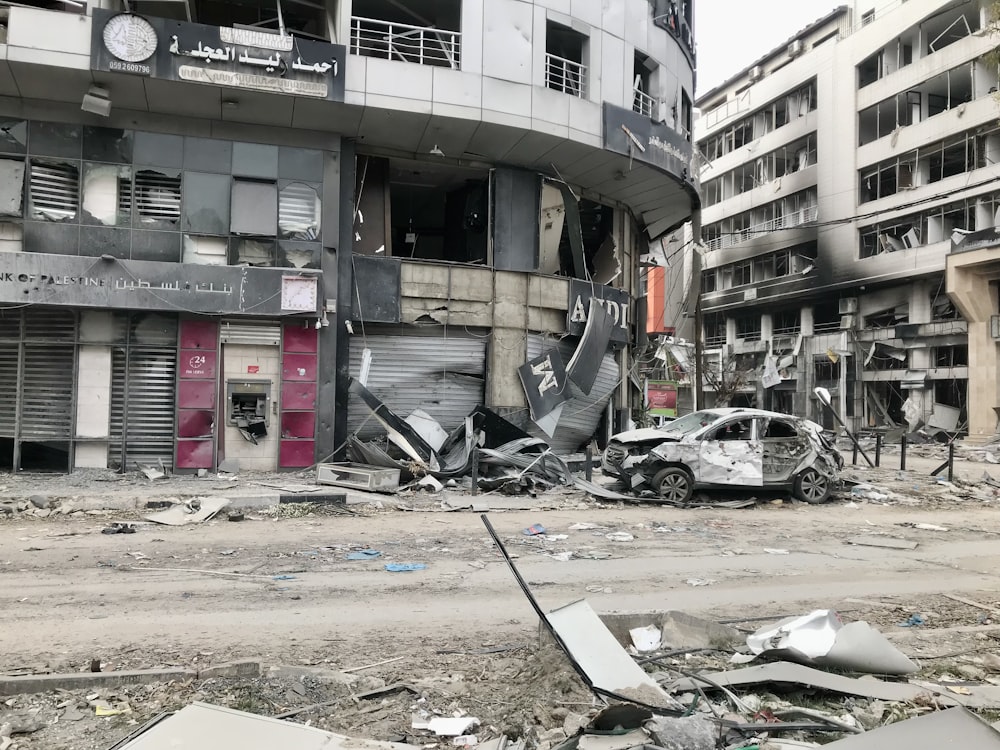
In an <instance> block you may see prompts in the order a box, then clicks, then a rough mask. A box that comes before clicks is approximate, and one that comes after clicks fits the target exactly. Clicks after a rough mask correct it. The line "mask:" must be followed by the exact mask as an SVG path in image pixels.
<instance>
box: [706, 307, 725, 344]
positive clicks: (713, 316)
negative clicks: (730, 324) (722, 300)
mask: <svg viewBox="0 0 1000 750" xmlns="http://www.w3.org/2000/svg"><path fill="white" fill-rule="evenodd" d="M701 325H702V335H703V336H704V338H705V345H706V346H721V345H722V344H725V343H726V316H725V315H723V314H722V313H708V314H707V315H705V316H704V318H703V320H702V323H701Z"/></svg>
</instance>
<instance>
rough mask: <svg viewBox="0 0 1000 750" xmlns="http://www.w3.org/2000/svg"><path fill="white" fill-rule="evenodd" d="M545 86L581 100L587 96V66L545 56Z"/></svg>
mask: <svg viewBox="0 0 1000 750" xmlns="http://www.w3.org/2000/svg"><path fill="white" fill-rule="evenodd" d="M545 86H546V87H547V88H550V89H555V90H556V91H562V92H563V93H564V94H570V95H571V96H576V97H579V98H581V99H583V98H584V97H585V96H586V95H587V66H586V65H584V64H582V63H578V62H574V61H573V60H567V59H565V58H562V57H558V56H556V55H553V54H546V55H545Z"/></svg>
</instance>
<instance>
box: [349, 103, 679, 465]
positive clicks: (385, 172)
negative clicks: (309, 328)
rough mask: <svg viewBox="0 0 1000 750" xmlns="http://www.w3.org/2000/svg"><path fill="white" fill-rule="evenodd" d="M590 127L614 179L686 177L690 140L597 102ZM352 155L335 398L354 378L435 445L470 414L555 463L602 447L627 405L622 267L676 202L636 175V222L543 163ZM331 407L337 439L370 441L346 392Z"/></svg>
mask: <svg viewBox="0 0 1000 750" xmlns="http://www.w3.org/2000/svg"><path fill="white" fill-rule="evenodd" d="M604 118H605V121H606V125H608V127H607V132H608V136H607V138H606V143H605V149H606V153H605V157H602V158H611V159H617V158H618V157H623V158H622V159H621V161H620V162H616V163H620V164H621V166H622V169H621V170H619V171H618V172H616V173H615V174H616V175H617V176H615V177H614V179H615V180H619V181H622V182H625V181H628V180H630V179H631V177H630V175H629V172H631V171H632V170H633V169H635V170H636V171H640V170H641V171H643V172H645V173H649V174H651V175H652V174H654V173H656V172H660V173H661V175H662V173H663V172H665V173H667V174H671V175H677V176H680V175H683V174H686V173H687V169H688V164H689V159H690V143H688V142H687V141H684V140H683V139H678V137H677V134H676V133H673V132H668V131H669V129H668V128H665V127H660V126H658V125H656V124H651V123H650V122H649V120H648V119H643V118H635V117H633V113H629V112H627V111H625V110H621V109H619V108H616V107H612V106H610V105H608V104H605V105H604ZM636 143H639V144H640V145H642V149H641V150H640V149H638V148H637V147H636V145H635V144H636ZM645 144H649V147H648V148H647V145H645ZM362 151H363V150H362V149H360V148H359V154H358V157H357V160H356V174H355V181H354V187H355V195H356V212H355V217H354V224H353V228H352V231H353V243H352V245H353V252H354V254H353V257H351V258H349V259H347V258H345V259H343V260H342V262H341V264H340V266H339V273H340V276H341V287H340V298H339V300H338V310H339V312H340V314H341V315H342V316H344V317H348V316H349V317H350V323H349V324H348V325H347V326H346V328H347V330H348V338H349V344H348V345H347V346H346V351H344V350H342V351H343V353H344V354H345V355H346V356H347V359H348V363H349V366H348V367H347V368H346V370H345V369H344V368H342V369H341V371H340V378H339V381H338V391H339V392H340V393H344V392H346V391H347V390H349V385H348V382H349V379H350V378H353V379H356V380H357V381H358V382H360V383H361V384H362V385H364V386H366V387H367V388H368V389H369V390H370V391H371V393H372V394H373V395H374V397H376V398H377V399H379V400H380V401H381V402H383V403H384V404H385V405H386V406H387V407H388V408H391V409H393V410H394V411H395V412H396V413H398V414H399V415H400V416H401V417H403V418H405V417H407V416H408V415H411V414H413V413H414V412H422V413H423V414H425V415H426V416H428V417H429V418H431V419H432V420H433V421H434V422H435V423H436V424H437V425H438V426H439V427H440V428H441V429H442V430H443V431H444V432H445V433H447V432H449V431H451V430H454V429H455V428H456V427H459V426H460V425H461V424H462V422H463V420H464V419H465V417H466V416H467V415H468V414H469V413H470V412H471V411H472V410H473V409H474V408H475V407H476V406H479V405H483V406H486V407H487V408H489V409H491V410H493V411H494V412H495V413H496V414H498V415H500V416H502V417H503V418H505V419H506V420H509V421H510V422H511V423H512V424H514V425H516V426H517V427H518V428H520V429H522V430H525V431H526V432H528V433H530V434H532V435H535V436H537V437H538V438H541V439H543V440H545V441H546V442H547V443H548V444H549V445H550V446H551V447H552V448H553V449H554V450H556V451H557V452H561V453H572V452H574V451H577V450H579V449H581V448H582V447H583V446H584V445H586V444H587V443H589V442H590V441H591V440H592V439H594V438H596V439H598V441H599V442H602V443H603V441H604V440H605V439H606V437H607V436H609V435H610V434H612V433H613V432H614V431H616V430H617V429H618V428H619V427H620V426H621V425H622V424H624V423H625V420H627V418H628V414H629V410H630V408H631V406H632V405H633V401H636V402H638V401H639V400H641V398H642V394H641V393H640V392H639V389H638V388H637V387H636V385H635V383H634V382H633V379H632V378H630V377H629V375H628V373H629V372H630V370H631V369H632V367H633V364H632V361H631V357H632V349H633V347H634V346H635V344H636V336H637V334H639V331H638V330H637V326H636V296H637V290H638V288H639V278H638V257H639V255H640V254H641V253H642V252H644V248H645V247H646V245H647V244H648V242H649V237H650V235H651V234H653V233H657V232H660V233H662V232H664V231H667V230H669V229H672V228H674V227H676V226H679V225H680V223H682V221H683V220H684V219H685V218H687V216H688V215H689V214H690V205H691V204H690V200H691V199H692V198H693V193H690V192H687V190H686V189H685V187H684V186H683V185H682V184H681V183H670V187H669V188H668V187H667V183H669V182H670V181H669V180H667V182H666V183H662V184H657V182H658V178H657V180H651V182H650V183H649V184H648V187H647V188H642V189H639V192H638V193H637V196H638V195H641V196H642V199H641V202H642V203H643V204H644V205H646V206H648V208H647V209H644V211H643V213H642V215H637V214H636V213H635V212H634V210H633V209H632V208H631V207H630V205H629V204H627V203H625V202H623V201H621V200H616V199H615V198H613V197H609V195H607V194H606V195H604V196H600V195H599V194H598V193H597V192H594V191H592V190H588V189H587V187H585V186H584V185H581V184H574V183H572V182H570V181H567V180H565V179H563V177H562V175H559V174H552V173H551V167H549V168H548V169H547V170H546V171H541V170H532V169H526V168H518V167H513V166H507V165H502V164H499V163H495V164H493V165H485V164H484V165H483V166H482V167H479V168H477V167H476V166H474V163H472V162H467V161H459V162H456V161H455V160H453V159H449V158H447V157H446V155H445V153H444V152H443V151H442V152H441V153H438V154H435V153H434V152H433V151H432V158H431V159H423V160H421V159H411V158H396V157H391V156H383V155H379V154H375V153H368V154H366V153H363V152H362ZM438 151H441V149H438ZM608 153H610V154H615V155H616V156H611V157H608ZM433 157H436V158H433ZM614 192H615V191H614V190H611V191H609V193H610V194H612V195H613V194H614ZM657 196H659V197H657ZM633 197H636V196H633ZM642 325H644V321H642V322H641V323H640V327H641V326H642ZM346 401H347V404H348V410H347V411H348V413H347V415H346V417H342V421H341V422H339V424H340V427H339V430H340V432H339V433H338V434H339V435H342V437H341V438H339V439H338V441H337V442H338V443H340V442H343V441H344V440H346V439H347V438H348V437H349V436H352V435H356V436H357V437H360V438H362V439H371V440H376V439H378V436H379V435H380V434H381V433H382V431H381V430H380V429H379V428H378V427H374V426H373V425H372V423H371V422H370V421H368V417H369V413H368V410H367V409H366V408H365V407H364V406H363V405H362V404H361V402H360V401H359V399H358V397H357V394H353V393H352V395H351V396H350V398H349V399H346Z"/></svg>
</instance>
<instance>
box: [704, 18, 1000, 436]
mask: <svg viewBox="0 0 1000 750" xmlns="http://www.w3.org/2000/svg"><path fill="white" fill-rule="evenodd" d="M995 45H996V39H995V38H994V36H993V33H992V32H991V31H990V17H989V14H988V10H987V5H986V4H983V3H980V2H977V1H975V0H973V1H957V2H956V1H950V2H944V1H943V0H904V1H899V0H896V1H894V2H888V3H875V2H868V3H865V2H857V3H856V4H855V6H854V7H849V6H840V7H837V8H834V9H832V10H831V12H830V13H829V14H828V15H826V16H824V17H822V18H820V19H818V20H817V21H816V22H815V23H813V24H810V25H809V26H808V27H806V28H805V29H803V30H802V31H801V32H799V33H798V34H796V35H795V36H793V37H792V38H790V39H789V40H788V41H787V43H785V44H782V45H781V46H780V47H779V48H777V49H775V50H773V51H772V52H770V53H769V54H767V55H766V56H764V57H762V58H761V59H760V60H758V61H756V62H755V63H754V64H753V65H751V66H749V67H748V68H746V69H744V70H742V71H740V72H739V73H738V74H736V75H734V76H733V77H732V78H730V79H729V80H727V81H726V82H725V83H724V84H722V85H721V86H719V87H717V88H716V89H715V90H713V91H710V92H708V93H706V94H704V95H702V96H700V97H699V98H698V100H697V101H696V106H697V107H698V108H699V110H700V112H701V117H700V119H699V120H698V123H697V125H696V140H697V149H698V151H699V153H700V157H701V159H702V162H701V164H700V166H699V167H698V168H697V170H696V171H697V175H698V178H699V179H700V183H701V191H702V195H703V201H704V207H703V213H702V227H703V230H702V237H703V242H704V246H703V248H701V250H702V254H701V258H700V260H701V264H702V272H701V278H700V283H701V297H700V301H701V310H702V313H703V330H704V342H705V346H706V347H707V349H708V350H709V351H711V352H713V356H712V357H710V358H709V361H713V362H716V363H720V362H721V363H724V365H725V364H728V365H729V366H730V367H731V369H732V370H733V371H736V372H741V373H745V377H742V378H741V379H740V388H739V389H738V390H739V391H740V392H739V393H737V394H736V395H735V396H734V397H733V401H734V402H735V403H755V404H757V405H759V406H762V407H766V408H772V409H776V410H778V411H786V412H790V413H797V414H804V415H808V416H810V417H813V418H815V419H817V420H825V421H827V422H829V417H828V416H827V415H824V414H823V411H822V409H821V407H820V405H819V402H818V401H817V400H816V399H815V398H814V396H813V391H814V388H817V387H824V388H826V389H828V390H829V391H830V392H831V394H832V395H833V403H834V406H835V407H837V408H838V410H839V412H840V413H841V414H843V415H845V416H846V418H847V420H848V421H849V424H850V425H851V426H852V427H854V428H855V429H869V428H892V427H904V428H913V427H916V426H918V425H926V426H929V427H931V428H937V429H943V430H947V431H956V430H957V431H963V432H967V433H968V434H969V436H970V438H979V439H983V438H985V437H987V436H992V435H993V434H994V432H995V427H996V421H997V420H996V417H995V415H994V407H997V406H1000V399H998V391H997V377H996V372H997V369H996V362H995V360H996V356H997V355H996V345H995V342H994V340H993V339H992V338H991V335H990V330H989V326H990V320H991V316H992V315H995V314H996V312H997V309H996V307H997V290H996V284H995V282H986V283H985V284H984V283H983V280H984V279H989V278H990V276H989V263H988V260H987V259H988V257H989V255H990V253H991V252H993V251H992V249H991V248H993V247H995V245H996V243H995V242H990V240H991V238H993V237H994V232H993V228H994V227H995V226H996V225H997V222H998V214H997V209H998V208H1000V203H998V199H1000V191H998V187H997V182H996V180H997V177H998V175H1000V166H998V165H997V164H996V162H997V155H998V151H997V149H998V148H1000V126H998V120H997V112H998V106H1000V105H998V101H997V97H996V91H997V64H996V61H995V60H994V59H991V58H989V57H988V56H986V55H987V53H989V52H990V51H991V50H992V49H993V47H995ZM984 56H985V57H984ZM970 250H975V252H969V251H970ZM994 278H995V277H994ZM973 331H976V332H977V333H975V335H973V333H972V332H973ZM987 362H989V363H990V364H989V365H987ZM715 366H718V364H716V365H715Z"/></svg>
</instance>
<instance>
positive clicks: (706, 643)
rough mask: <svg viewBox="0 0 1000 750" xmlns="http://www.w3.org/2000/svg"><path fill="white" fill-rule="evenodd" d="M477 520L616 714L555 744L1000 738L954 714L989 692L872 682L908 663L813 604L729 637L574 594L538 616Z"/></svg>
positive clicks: (708, 747) (994, 695)
mask: <svg viewBox="0 0 1000 750" xmlns="http://www.w3.org/2000/svg"><path fill="white" fill-rule="evenodd" d="M482 520H483V523H484V524H485V526H486V528H487V530H488V531H489V533H490V535H491V537H492V539H493V541H494V543H495V544H496V545H497V547H498V549H499V551H500V552H501V554H502V555H503V557H504V559H505V561H506V562H507V564H508V566H509V568H510V570H511V572H512V573H513V575H514V577H515V579H516V580H517V582H518V583H519V584H520V586H521V589H522V591H523V592H524V594H525V596H526V597H527V598H528V600H529V602H530V603H531V605H532V607H533V608H534V610H535V612H536V613H537V614H538V616H539V618H540V620H541V623H542V626H543V633H547V634H548V635H549V636H550V637H551V638H552V639H553V640H554V641H555V642H556V643H557V644H558V645H559V647H560V648H561V649H562V650H563V651H564V652H565V654H566V656H567V658H568V659H569V660H570V662H571V664H572V665H573V667H574V669H575V670H576V671H577V673H578V674H579V675H580V677H581V679H582V680H583V681H584V683H585V684H586V685H587V686H588V687H589V688H590V689H591V690H592V691H593V693H594V694H595V696H597V697H600V698H601V699H603V700H605V701H606V702H608V703H610V704H611V705H610V708H609V709H608V710H609V711H614V712H615V717H616V718H615V719H613V720H610V721H609V720H607V717H606V716H604V715H603V714H602V715H599V716H598V717H597V718H596V719H595V720H594V721H593V722H591V723H590V724H589V725H588V726H586V727H585V728H583V729H581V731H580V732H579V733H578V734H577V735H576V736H573V737H571V738H569V739H567V740H566V742H564V743H562V744H560V745H558V746H557V747H556V748H555V749H554V750H579V749H580V748H583V749H584V750H648V749H649V748H650V747H660V748H665V749H666V750H722V749H723V748H725V749H727V750H736V749H737V748H739V749H741V750H749V748H773V749H774V750H780V749H781V748H792V747H796V748H801V747H819V743H818V742H817V740H820V739H822V740H823V741H824V742H825V741H826V740H828V739H830V737H831V735H844V736H846V738H845V739H840V740H837V741H836V742H833V743H831V744H829V745H828V746H830V747H836V746H838V745H840V746H841V747H843V748H867V747H872V748H875V747H879V750H895V748H899V749H900V750H903V748H905V749H906V750H913V749H914V748H917V749H918V750H919V749H920V748H927V749H928V750H930V748H935V749H936V748H939V747H941V746H942V744H938V743H939V742H940V740H941V739H942V738H943V737H944V738H947V737H948V735H947V732H949V731H950V732H952V733H953V734H952V735H951V736H953V737H963V741H962V743H961V745H960V746H961V747H963V748H964V747H975V748H977V749H978V748H994V749H997V748H1000V732H998V731H996V730H995V729H993V728H992V727H990V726H989V725H988V724H986V723H985V722H984V721H982V720H981V719H979V718H977V717H976V716H975V715H974V714H973V713H971V712H970V711H968V710H967V709H968V708H977V709H990V710H996V709H1000V688H998V687H996V686H994V685H991V684H980V685H969V684H962V685H955V684H950V683H945V682H937V683H936V682H930V681H926V680H920V679H916V678H913V679H910V680H886V679H878V678H875V677H872V676H871V675H874V674H878V675H896V676H903V675H911V674H914V673H916V672H917V671H918V666H917V664H915V663H914V662H913V661H912V660H910V659H909V658H908V657H907V656H906V655H905V654H903V653H902V652H901V651H899V650H898V649H897V648H896V647H895V646H894V645H892V644H891V643H890V642H889V641H888V640H887V639H886V638H885V637H884V636H883V635H882V634H881V633H879V632H878V631H877V630H875V629H874V628H872V627H871V626H870V625H869V624H868V623H866V622H852V623H846V624H845V623H843V622H842V621H841V620H840V618H839V617H838V616H837V614H836V613H834V612H832V611H829V610H817V611H815V612H812V613H810V614H808V615H803V616H800V617H791V618H786V619H783V620H781V621H779V622H777V623H774V624H771V625H766V626H764V627H762V628H760V629H758V630H757V631H756V632H754V633H751V634H750V635H749V636H747V638H746V641H745V644H740V645H735V644H736V643H737V642H738V639H737V636H736V634H735V631H733V630H731V629H729V628H727V627H725V626H723V625H719V624H716V623H706V622H704V621H699V620H697V618H690V617H688V616H686V615H684V614H683V613H662V614H660V615H656V614H651V613H648V614H646V615H631V616H623V615H614V616H610V617H608V618H606V619H602V618H601V617H599V616H598V615H597V614H596V613H595V612H594V610H593V609H592V608H591V607H590V605H589V604H588V603H587V602H586V601H583V600H581V601H577V602H574V603H572V604H569V605H566V606H564V607H560V608H558V609H555V610H552V611H550V612H544V611H543V610H542V609H541V607H540V606H539V604H538V602H537V601H536V600H535V598H534V596H533V594H532V592H531V590H530V588H529V587H528V585H527V583H526V582H525V581H524V579H523V578H522V577H521V575H520V573H519V571H518V570H517V567H516V566H515V564H514V562H513V559H512V558H511V556H510V555H509V554H508V553H507V550H506V548H505V547H504V545H503V543H502V541H501V540H500V538H499V536H498V535H497V534H496V532H495V530H494V529H493V527H492V525H491V524H490V522H489V520H488V518H487V517H486V516H485V515H484V516H482ZM689 644H695V645H689ZM702 652H709V653H713V654H730V655H731V656H730V660H731V662H734V663H737V664H741V663H747V662H749V661H758V660H764V661H763V663H760V664H757V665H756V666H750V667H746V668H738V669H731V670H725V671H718V672H701V671H694V670H692V669H691V667H690V666H689V665H688V664H687V663H686V662H682V663H683V664H684V666H683V667H681V666H676V665H677V659H675V658H673V657H677V656H680V655H683V656H685V657H690V656H692V655H693V654H696V653H702ZM630 653H631V656H630ZM807 664H808V665H812V666H807ZM646 667H651V668H653V669H656V670H657V671H654V672H649V671H647V669H646ZM818 667H819V668H818ZM827 670H833V671H827ZM845 672H854V673H861V674H862V675H864V676H863V677H861V678H856V677H852V676H849V675H848V674H845ZM779 695H785V696H788V697H787V698H785V697H779ZM826 704H829V705H831V706H832V710H831V709H830V708H827V705H826ZM818 705H820V706H821V707H817V706H818ZM896 722H899V723H896ZM608 730H611V731H610V732H609V731H608ZM925 731H926V732H927V733H926V734H925ZM854 735H864V741H859V740H858V739H857V738H856V737H855V736H854ZM966 736H968V737H970V738H971V737H974V738H975V740H974V743H975V744H970V743H968V742H966V741H965V739H964V738H965V737H966Z"/></svg>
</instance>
